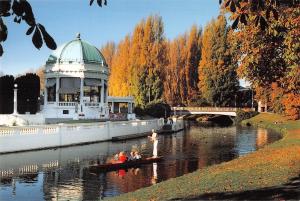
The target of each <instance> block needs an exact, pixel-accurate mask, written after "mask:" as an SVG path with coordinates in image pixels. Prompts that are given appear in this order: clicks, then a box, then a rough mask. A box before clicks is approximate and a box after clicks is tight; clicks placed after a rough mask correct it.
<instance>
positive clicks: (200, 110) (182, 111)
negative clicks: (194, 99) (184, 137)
mask: <svg viewBox="0 0 300 201" xmlns="http://www.w3.org/2000/svg"><path fill="white" fill-rule="evenodd" d="M239 109H241V110H244V111H251V110H252V109H251V108H236V107H172V113H173V115H187V114H215V115H226V116H232V117H235V116H236V111H237V110H239Z"/></svg>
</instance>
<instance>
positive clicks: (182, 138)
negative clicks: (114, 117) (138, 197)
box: [0, 124, 280, 201]
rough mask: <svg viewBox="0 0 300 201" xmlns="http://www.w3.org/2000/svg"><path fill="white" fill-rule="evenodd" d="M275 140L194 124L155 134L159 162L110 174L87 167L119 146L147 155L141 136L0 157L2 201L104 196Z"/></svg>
mask: <svg viewBox="0 0 300 201" xmlns="http://www.w3.org/2000/svg"><path fill="white" fill-rule="evenodd" d="M278 139H280V135H279V134H278V133H274V132H270V131H268V130H265V129H261V128H258V129H257V128H249V127H236V126H231V127H223V128H220V127H212V128H203V127H199V126H197V125H196V124H193V125H191V126H190V128H189V129H187V130H185V131H181V132H178V133H176V134H172V135H160V136H159V144H158V148H159V151H158V153H159V155H162V156H164V160H163V161H161V162H158V163H153V164H148V165H142V166H141V167H140V168H135V169H133V168H132V169H128V170H119V171H112V172H108V173H93V172H91V171H90V169H89V168H88V167H89V166H90V165H91V164H94V163H99V162H100V163H101V162H104V161H105V160H106V159H107V157H109V156H112V155H113V154H114V153H117V152H119V151H120V150H126V151H128V152H130V150H132V149H137V150H139V151H140V152H141V154H142V155H143V156H151V153H152V144H151V142H149V140H148V139H147V138H139V139H134V140H128V141H126V142H103V143H97V144H91V145H84V146H74V147H68V148H59V149H51V150H42V151H32V152H24V153H15V154H5V155H0V200H5V201H8V200H15V201H23V200H102V199H105V198H106V197H112V196H117V195H119V194H122V193H126V192H130V191H135V190H137V189H139V188H143V187H146V186H150V185H155V184H156V183H158V182H161V181H164V180H167V179H169V178H173V177H178V176H181V175H183V174H186V173H189V172H193V171H195V170H197V169H199V168H203V167H206V166H211V165H214V164H219V163H222V162H225V161H230V160H232V159H234V158H237V157H239V156H242V155H244V154H247V153H250V152H253V151H255V150H257V149H259V148H262V147H263V146H265V145H266V144H268V143H272V142H274V141H276V140H278ZM200 171H201V170H200Z"/></svg>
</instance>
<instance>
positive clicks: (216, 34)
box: [198, 16, 238, 106]
mask: <svg viewBox="0 0 300 201" xmlns="http://www.w3.org/2000/svg"><path fill="white" fill-rule="evenodd" d="M229 50H230V43H229V42H228V28H227V23H226V19H225V17H224V16H219V17H218V19H217V20H212V21H211V22H210V23H209V24H208V25H207V26H206V27H205V29H204V33H203V40H202V54H201V61H200V64H199V85H198V86H199V89H200V91H201V96H202V97H204V98H205V99H206V100H207V101H208V102H210V103H211V104H213V105H215V106H227V105H229V104H232V103H233V101H234V95H235V93H236V91H237V86H238V80H237V76H236V71H235V70H236V64H235V62H233V58H232V55H231V53H230V51H229Z"/></svg>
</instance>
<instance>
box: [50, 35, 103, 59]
mask: <svg viewBox="0 0 300 201" xmlns="http://www.w3.org/2000/svg"><path fill="white" fill-rule="evenodd" d="M56 62H58V63H64V62H68V63H70V62H78V63H99V64H103V65H106V62H105V59H104V57H103V55H102V54H101V52H100V51H99V50H98V49H97V48H96V47H94V46H92V45H90V44H89V43H87V42H85V41H82V40H81V39H80V35H79V34H78V36H77V38H76V39H75V40H72V41H70V42H68V43H65V44H63V45H61V46H59V47H58V48H57V49H56V50H55V51H53V52H52V54H51V55H50V56H49V58H48V61H47V63H56Z"/></svg>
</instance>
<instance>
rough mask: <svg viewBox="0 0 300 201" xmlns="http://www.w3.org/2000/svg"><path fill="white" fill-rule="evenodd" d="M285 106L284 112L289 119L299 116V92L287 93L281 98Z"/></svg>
mask: <svg viewBox="0 0 300 201" xmlns="http://www.w3.org/2000/svg"><path fill="white" fill-rule="evenodd" d="M282 103H283V105H284V106H285V114H286V115H287V117H288V118H289V119H293V120H295V119H299V118H300V94H299V93H292V92H291V93H288V94H286V95H285V96H284V98H283V100H282Z"/></svg>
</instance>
